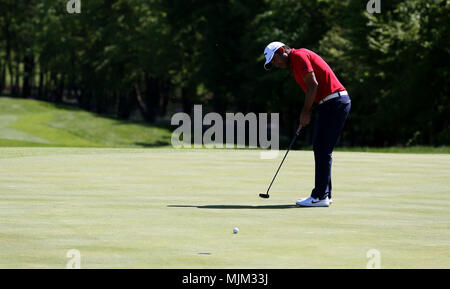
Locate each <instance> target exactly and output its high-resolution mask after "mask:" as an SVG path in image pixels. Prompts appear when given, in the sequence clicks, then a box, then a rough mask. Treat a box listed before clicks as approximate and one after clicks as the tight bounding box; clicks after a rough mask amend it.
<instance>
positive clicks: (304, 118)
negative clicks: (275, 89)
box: [300, 111, 311, 127]
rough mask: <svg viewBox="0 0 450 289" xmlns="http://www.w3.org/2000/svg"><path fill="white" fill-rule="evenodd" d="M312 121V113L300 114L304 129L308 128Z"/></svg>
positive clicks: (304, 112) (303, 112)
mask: <svg viewBox="0 0 450 289" xmlns="http://www.w3.org/2000/svg"><path fill="white" fill-rule="evenodd" d="M310 121H311V112H310V111H302V113H301V114H300V125H301V126H302V127H305V126H307V125H308V124H309V123H310Z"/></svg>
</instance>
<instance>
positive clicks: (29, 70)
mask: <svg viewBox="0 0 450 289" xmlns="http://www.w3.org/2000/svg"><path fill="white" fill-rule="evenodd" d="M23 63H24V73H23V89H22V95H23V97H25V98H27V97H31V88H32V85H33V75H34V74H33V71H34V57H33V55H25V56H24V57H23Z"/></svg>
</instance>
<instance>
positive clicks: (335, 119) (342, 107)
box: [264, 42, 351, 207]
mask: <svg viewBox="0 0 450 289" xmlns="http://www.w3.org/2000/svg"><path fill="white" fill-rule="evenodd" d="M264 55H265V57H266V62H265V64H264V68H265V69H266V70H269V69H270V68H271V67H272V66H275V67H278V68H289V69H290V71H291V72H292V74H293V75H294V78H295V80H296V81H297V83H298V84H299V85H300V86H301V87H302V89H303V91H304V92H305V94H306V97H305V103H304V105H303V109H302V111H301V114H300V126H299V129H300V127H305V126H307V125H308V124H309V122H310V121H311V112H312V107H313V104H314V103H315V104H316V105H317V106H316V108H315V111H316V121H315V126H314V133H313V150H314V160H315V187H314V189H313V190H312V193H311V196H310V197H309V198H302V199H299V200H298V201H297V202H296V204H297V205H298V206H303V207H328V206H329V205H330V203H332V202H333V201H332V198H331V164H332V157H331V155H332V153H333V149H334V147H335V146H336V143H337V141H338V138H339V135H340V134H341V131H342V128H343V127H344V123H345V120H346V119H347V117H348V114H349V112H350V106H351V104H350V97H349V95H348V93H347V91H346V90H345V87H344V86H343V85H342V84H341V83H340V82H339V80H338V79H337V77H336V75H335V74H334V72H333V71H332V70H331V68H330V66H328V64H327V63H326V62H325V61H324V60H323V59H322V58H321V57H320V56H319V55H317V54H316V53H314V52H312V51H311V50H308V49H305V48H300V49H293V48H289V47H288V46H286V45H285V44H283V43H281V42H272V43H270V44H269V45H267V47H266V48H265V49H264Z"/></svg>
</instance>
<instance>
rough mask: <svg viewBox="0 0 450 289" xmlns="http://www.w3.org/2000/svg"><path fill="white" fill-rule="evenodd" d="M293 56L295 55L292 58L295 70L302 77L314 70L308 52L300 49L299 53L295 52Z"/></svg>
mask: <svg viewBox="0 0 450 289" xmlns="http://www.w3.org/2000/svg"><path fill="white" fill-rule="evenodd" d="M293 56H294V57H293V58H292V60H293V66H294V70H295V72H296V73H297V75H299V76H300V78H301V79H303V78H304V77H305V75H306V74H307V73H309V72H313V71H314V69H313V68H312V65H311V61H310V60H309V57H308V54H307V53H304V52H301V51H300V52H298V53H295V54H294V55H293Z"/></svg>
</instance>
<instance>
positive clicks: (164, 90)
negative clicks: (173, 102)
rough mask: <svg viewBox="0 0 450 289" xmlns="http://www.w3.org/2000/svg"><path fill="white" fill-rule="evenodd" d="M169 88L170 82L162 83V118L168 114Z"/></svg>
mask: <svg viewBox="0 0 450 289" xmlns="http://www.w3.org/2000/svg"><path fill="white" fill-rule="evenodd" d="M169 87H170V83H169V81H163V82H162V87H161V94H162V104H161V109H160V113H161V116H165V115H166V114H167V105H168V104H169Z"/></svg>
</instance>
